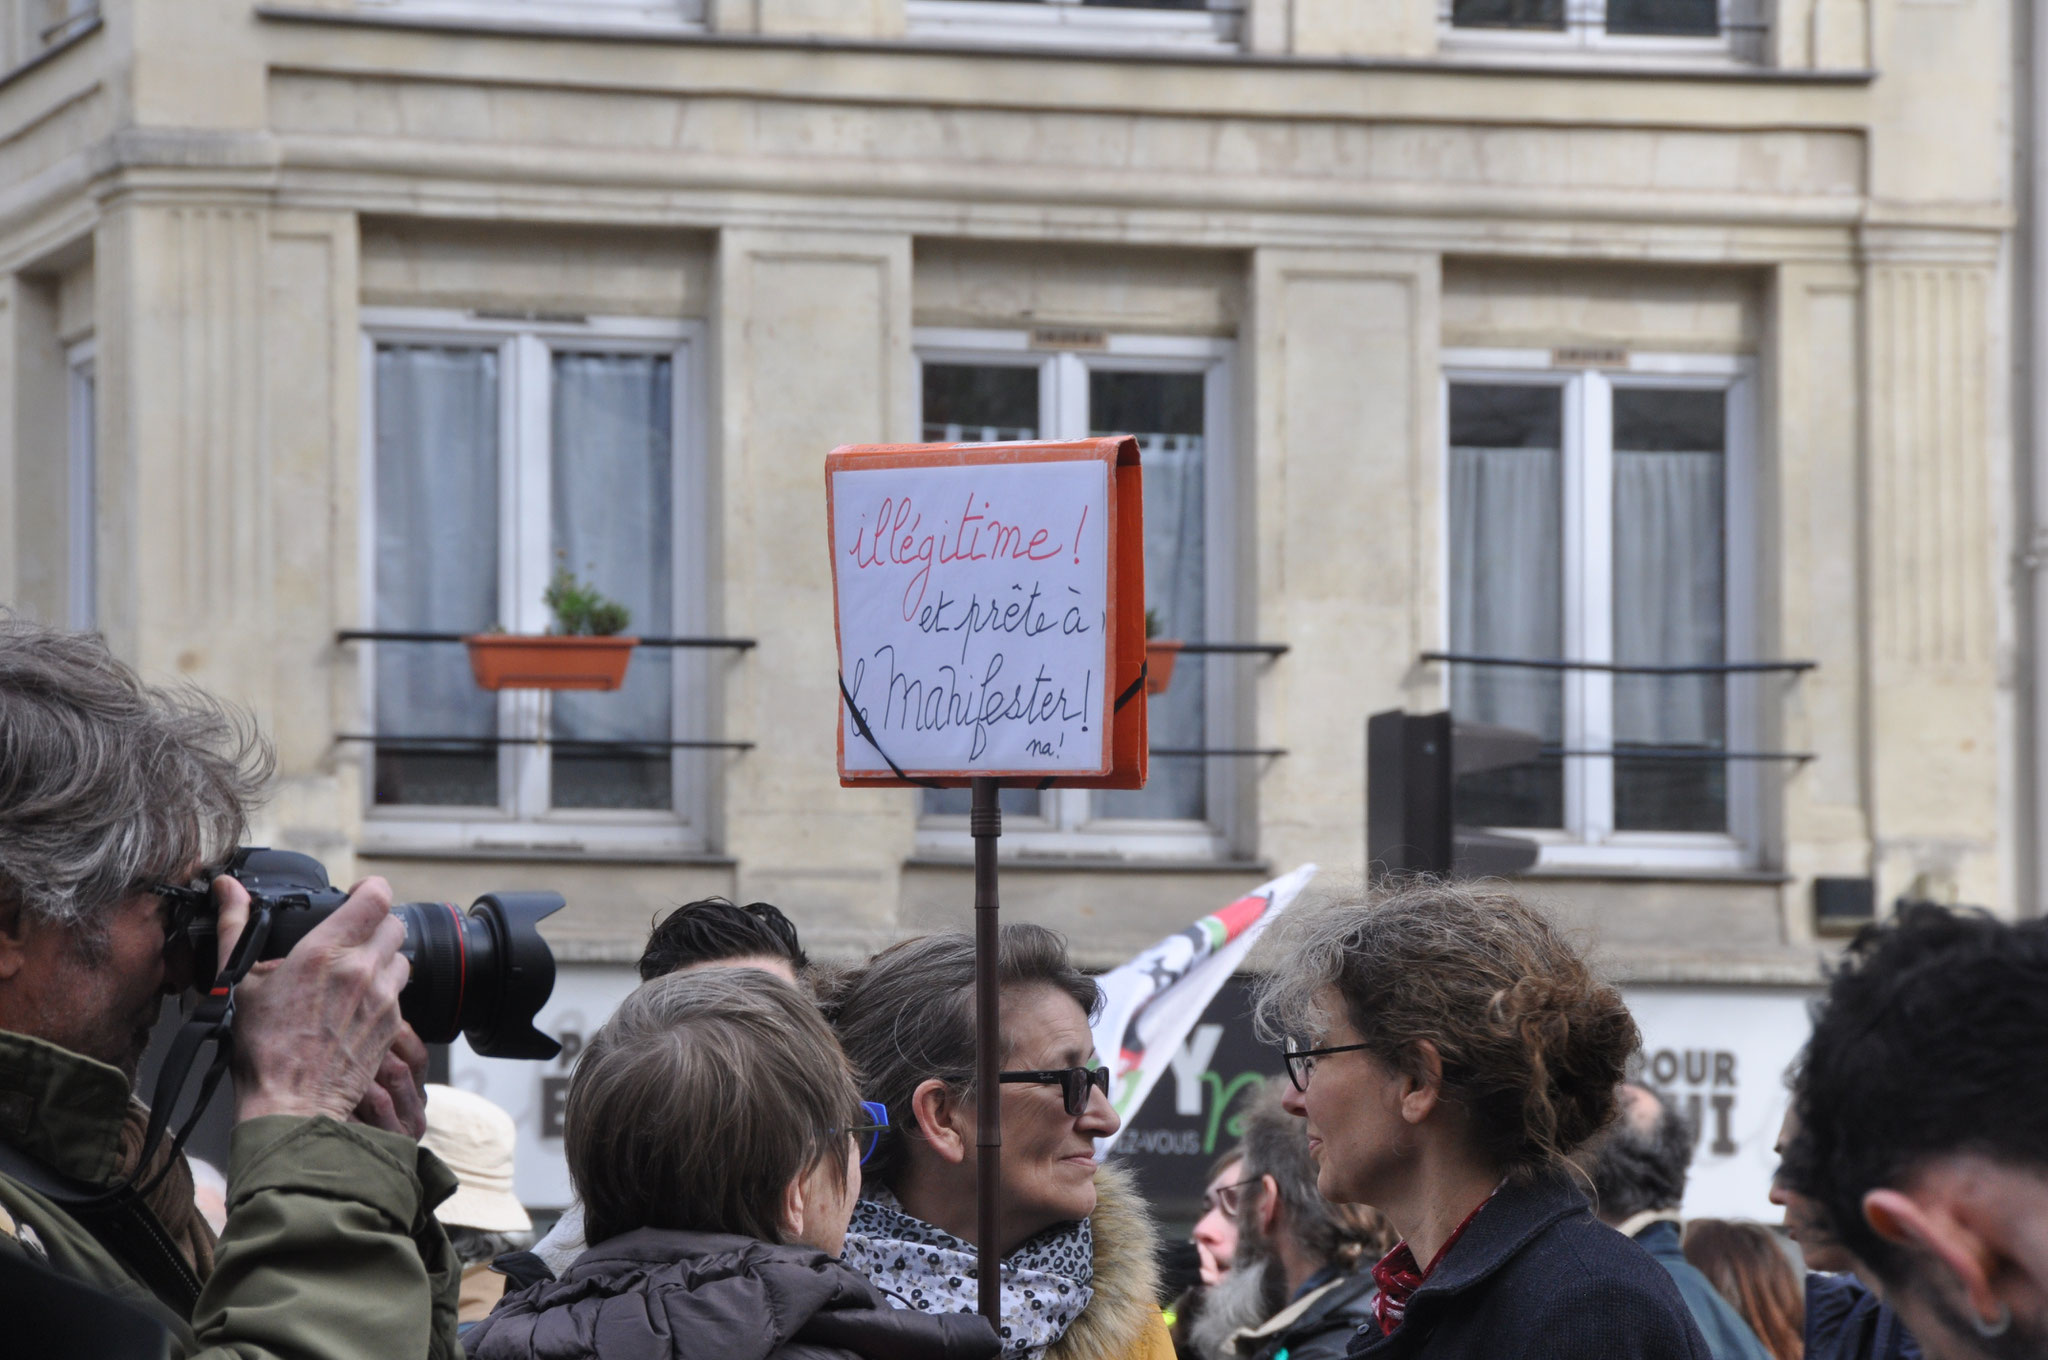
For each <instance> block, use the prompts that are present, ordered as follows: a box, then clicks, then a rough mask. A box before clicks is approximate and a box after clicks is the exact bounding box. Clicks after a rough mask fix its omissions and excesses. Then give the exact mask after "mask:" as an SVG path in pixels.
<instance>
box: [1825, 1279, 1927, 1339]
mask: <svg viewBox="0 0 2048 1360" xmlns="http://www.w3.org/2000/svg"><path fill="white" fill-rule="evenodd" d="M1806 1360H1920V1344H1919V1343H1918V1342H1917V1341H1915V1340H1913V1334H1912V1333H1911V1332H1909V1331H1907V1330H1906V1326H1905V1324H1904V1323H1902V1322H1900V1321H1899V1315H1898V1314H1897V1313H1894V1312H1893V1311H1892V1310H1891V1309H1889V1308H1887V1307H1886V1306H1885V1304H1884V1301H1883V1300H1882V1299H1880V1298H1878V1297H1877V1295H1875V1294H1873V1293H1871V1292H1870V1291H1869V1290H1868V1289H1865V1288H1864V1287H1863V1286H1862V1285H1861V1284H1860V1283H1858V1282H1857V1280H1856V1277H1855V1276H1854V1275H1823V1274H1820V1273H1819V1272H1817V1271H1816V1272H1814V1273H1813V1274H1810V1275H1808V1276H1807V1277H1806Z"/></svg>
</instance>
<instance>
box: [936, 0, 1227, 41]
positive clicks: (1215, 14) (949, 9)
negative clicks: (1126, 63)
mask: <svg viewBox="0 0 2048 1360" xmlns="http://www.w3.org/2000/svg"><path fill="white" fill-rule="evenodd" d="M1245 3H1246V0H905V4H904V21H905V24H906V27H907V30H908V32H909V33H910V36H912V37H914V38H919V37H922V38H940V39H946V40H950V41H958V42H989V43H1050V44H1073V45H1076V46H1088V47H1169V48H1210V49H1226V50H1227V49H1233V48H1236V47H1237V46H1238V45H1239V42H1240V40H1241V35H1242V31H1243V26H1244V8H1245Z"/></svg>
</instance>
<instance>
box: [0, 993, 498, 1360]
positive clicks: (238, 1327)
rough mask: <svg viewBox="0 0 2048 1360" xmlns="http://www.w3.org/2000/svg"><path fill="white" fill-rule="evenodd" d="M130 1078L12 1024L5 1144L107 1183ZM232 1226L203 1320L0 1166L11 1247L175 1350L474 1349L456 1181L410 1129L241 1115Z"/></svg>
mask: <svg viewBox="0 0 2048 1360" xmlns="http://www.w3.org/2000/svg"><path fill="white" fill-rule="evenodd" d="M127 1104H128V1083H127V1081H126V1080H125V1079H124V1078H123V1077H122V1075H121V1074H120V1073H119V1072H117V1071H116V1070H115V1069H113V1068H111V1067H108V1066H107V1065H106V1064H104V1063H99V1062H95V1061H93V1060H92V1059H90V1058H85V1057H81V1056H79V1055H78V1054H76V1053H72V1052H69V1051H67V1050H65V1049H61V1048H58V1047H56V1046H55V1045H53V1044H48V1043H44V1042H43V1041H42V1040H40V1039H32V1038H29V1037H28V1036H26V1035H22V1034H15V1033H12V1032H10V1031H6V1030H0V1142H4V1143H6V1144H7V1145H8V1146H10V1147H12V1148H14V1149H15V1150H16V1151H17V1152H20V1153H23V1154H26V1155H27V1156H29V1157H31V1158H33V1159H34V1160H36V1161H38V1162H41V1163H43V1164H44V1165H45V1166H48V1167H50V1168H51V1169H53V1170H55V1171H58V1172H61V1173H63V1174H65V1175H68V1176H70V1177H72V1178H73V1179H75V1180H81V1181H85V1182H88V1183H90V1184H94V1185H105V1184H108V1183H110V1182H111V1181H112V1180H113V1179H114V1176H115V1173H116V1164H117V1159H118V1156H119V1153H118V1149H119V1146H120V1136H121V1123H122V1119H123V1117H124V1112H125V1111H126V1109H127ZM227 1175H228V1225H227V1231H226V1232H224V1233H222V1234H221V1238H220V1244H219V1246H218V1247H217V1248H216V1249H215V1253H214V1267H213V1273H212V1275H211V1276H210V1277H208V1279H207V1281H206V1283H205V1287H204V1289H202V1290H201V1292H200V1295H199V1304H198V1307H197V1308H196V1309H195V1310H194V1311H193V1314H192V1316H191V1317H190V1318H184V1317H180V1316H178V1315H177V1313H176V1312H175V1310H174V1309H172V1308H171V1307H170V1306H169V1305H167V1304H165V1303H164V1302H162V1301H161V1300H159V1299H158V1298H157V1297H156V1296H155V1295H153V1294H152V1293H151V1292H150V1290H149V1288H148V1286H146V1285H145V1284H143V1283H141V1282H140V1281H139V1280H138V1279H137V1278H136V1277H135V1276H134V1275H133V1273H132V1272H131V1271H130V1270H128V1269H127V1268H126V1267H125V1266H123V1265H122V1263H121V1262H120V1261H119V1260H118V1259H117V1258H116V1257H114V1256H113V1255H112V1254H111V1253H110V1252H108V1251H107V1250H106V1248H104V1247H102V1246H101V1245H100V1243H99V1242H98V1240H96V1239H95V1238H94V1237H93V1236H92V1235H91V1234H90V1233H89V1232H87V1231H86V1230H85V1228H84V1227H82V1226H81V1225H80V1224H79V1222H78V1221H77V1220H76V1219H74V1218H73V1217H71V1216H70V1215H69V1214H67V1213H66V1212H65V1211H64V1210H63V1209H62V1208H60V1207H58V1205H56V1204H55V1203H53V1202H52V1201H50V1200H48V1199H45V1198H44V1197H43V1196H42V1195H39V1194H37V1193H36V1192H35V1191H33V1190H30V1189H28V1188H27V1187H26V1186H23V1185H21V1184H19V1183H17V1182H15V1181H13V1180H10V1179H8V1178H6V1177H5V1176H4V1175H0V1251H20V1252H27V1253H29V1254H30V1255H31V1256H32V1257H40V1258H43V1259H44V1260H46V1261H47V1262H48V1264H50V1265H51V1266H53V1267H55V1268H56V1269H57V1270H59V1271H62V1272H63V1273H65V1274H67V1275H70V1276H73V1277H75V1278H77V1279H80V1280H84V1281H85V1282H87V1283H88V1284H91V1285H94V1286H96V1287H98V1288H100V1289H103V1290H105V1291H107V1292H108V1293H111V1294H114V1295H116V1296H118V1297H121V1298H124V1299H127V1300H129V1301H130V1302H133V1303H135V1304H137V1305H139V1306H141V1307H142V1308H144V1309H145V1311H147V1312H149V1313H150V1314H151V1315H152V1316H154V1317H156V1318H158V1319H159V1320H160V1321H162V1322H163V1323H164V1325H165V1326H166V1327H168V1328H169V1329H170V1333H171V1354H172V1356H173V1357H174V1358H175V1360H201V1358H202V1357H203V1360H229V1357H233V1358H234V1360H287V1358H288V1360H328V1358H329V1357H331V1358H332V1360H355V1358H356V1357H361V1360H412V1357H420V1360H460V1357H461V1355H462V1348H461V1345H460V1344H459V1343H458V1342H457V1341H456V1339H455V1297H456V1289H457V1286H458V1284H459V1282H460V1279H461V1274H462V1272H461V1267H460V1264H459V1263H458V1262H457V1260H456V1258H455V1254H454V1252H453V1250H451V1249H450V1247H449V1245H448V1238H447V1234H445V1233H444V1232H442V1230H441V1227H440V1225H439V1224H438V1223H437V1222H435V1220H434V1214H433V1206H434V1205H436V1204H438V1203H440V1202H441V1201H442V1200H443V1199H446V1198H447V1197H448V1196H449V1195H450V1194H451V1193H453V1191H454V1189H455V1177H454V1174H453V1173H452V1172H450V1171H449V1170H448V1168H447V1167H445V1166H443V1165H442V1164H441V1163H440V1161H439V1160H438V1159H436V1158H435V1156H434V1155H433V1154H432V1153H430V1152H427V1151H426V1150H425V1149H423V1148H421V1147H420V1146H419V1145H418V1144H416V1143H414V1142H413V1141H412V1140H411V1139H410V1138H406V1137H404V1136H402V1135H400V1134H395V1133H387V1132H385V1131H383V1130H381V1129H373V1128H369V1127H366V1126H364V1125H361V1124H343V1123H339V1122H337V1121H335V1120H333V1119H328V1118H324V1117H322V1118H314V1119H304V1118H297V1117H294V1116H290V1115H268V1116H265V1117H264V1118H261V1119H251V1120H248V1121H246V1122H244V1123H241V1124H237V1125H236V1126H235V1131H234V1140H233V1143H232V1145H231V1150H230V1152H229V1154H228V1171H227Z"/></svg>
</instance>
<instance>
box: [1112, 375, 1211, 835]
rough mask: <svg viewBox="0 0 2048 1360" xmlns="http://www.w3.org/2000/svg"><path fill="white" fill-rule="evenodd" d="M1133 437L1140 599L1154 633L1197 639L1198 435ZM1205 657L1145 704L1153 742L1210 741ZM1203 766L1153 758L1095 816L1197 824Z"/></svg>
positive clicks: (1203, 464)
mask: <svg viewBox="0 0 2048 1360" xmlns="http://www.w3.org/2000/svg"><path fill="white" fill-rule="evenodd" d="M1175 377H1180V375H1175ZM1181 380H1182V381H1189V379H1187V378H1181ZM1192 381H1196V382H1199V381H1200V379H1198V378H1197V379H1193V380H1192ZM1137 439H1138V465H1139V466H1140V467H1141V468H1142V469H1143V470H1144V474H1145V475H1144V483H1145V602H1146V604H1147V605H1148V606H1149V607H1150V608H1151V609H1152V611H1153V612H1154V614H1155V615H1156V616H1157V618H1158V621H1159V636H1160V637H1161V638H1171V639H1175V640H1177V641H1180V642H1202V641H1205V640H1206V639H1207V637H1208V627H1207V619H1208V608H1209V601H1208V566H1209V562H1208V543H1207V532H1206V528H1205V525H1206V506H1207V496H1206V494H1205V493H1206V483H1207V479H1208V465H1207V461H1206V459H1205V458H1204V456H1203V454H1204V447H1205V443H1204V440H1203V437H1202V436H1201V435H1199V434H1139V435H1138V436H1137ZM1207 659H1208V658H1207V657H1206V656H1203V655H1201V654H1199V653H1197V654H1195V655H1193V656H1182V657H1180V658H1178V660H1177V661H1176V662H1175V666H1174V672H1173V683H1172V685H1171V686H1169V687H1168V689H1167V691H1166V693H1164V694H1155V695H1152V696H1151V697H1150V698H1149V700H1148V701H1147V704H1148V710H1149V711H1148V712H1147V713H1146V726H1147V727H1148V729H1149V730H1150V734H1151V744H1152V745H1154V746H1165V747H1178V748H1180V749H1182V750H1187V749H1190V748H1196V747H1203V746H1207V745H1208V744H1209V741H1208V735H1209V734H1208V721H1207V719H1208V712H1209V689H1208V667H1207V666H1206V665H1205V664H1204V663H1205V662H1206V661H1207ZM1207 765H1208V762H1207V761H1206V760H1199V759H1195V758H1192V757H1188V756H1168V757H1163V758H1161V759H1158V760H1155V761H1153V762H1152V774H1151V778H1150V779H1149V780H1147V781H1146V784H1145V787H1144V788H1142V789H1131V790H1114V791H1109V792H1104V793H1101V794H1098V795H1097V800H1098V801H1097V802H1096V805H1095V815H1096V816H1098V817H1135V818H1145V819H1152V818H1161V819H1174V820H1187V821H1200V820H1202V819H1203V818H1204V817H1206V816H1207V815H1208V798H1207V788H1208V780H1207V777H1206V775H1207V769H1206V767H1207Z"/></svg>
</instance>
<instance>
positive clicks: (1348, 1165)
mask: <svg viewBox="0 0 2048 1360" xmlns="http://www.w3.org/2000/svg"><path fill="white" fill-rule="evenodd" d="M1261 951H1262V955H1261V956H1262V958H1263V961H1264V963H1265V967H1266V976H1265V977H1264V979H1263V980H1262V981H1261V983H1260V984H1259V989H1258V1003H1257V1015H1258V1025H1259V1030H1260V1032H1261V1034H1262V1035H1263V1036H1264V1037H1266V1038H1268V1039H1270V1040H1273V1041H1276V1042H1283V1043H1285V1044H1286V1046H1287V1048H1288V1050H1289V1051H1288V1052H1287V1055H1286V1062H1287V1070H1288V1076H1289V1077H1290V1079H1291V1084H1290V1087H1289V1089H1288V1090H1287V1091H1286V1093H1285V1096H1284V1099H1283V1104H1284V1106H1285V1108H1286V1109H1287V1110H1288V1111H1289V1112H1290V1113H1292V1114H1294V1115H1295V1116H1297V1117H1299V1118H1301V1119H1303V1120H1305V1121H1306V1132H1307V1136H1308V1143H1309V1151H1310V1154H1311V1156H1313V1157H1314V1159H1315V1161H1316V1165H1317V1172H1316V1188H1317V1189H1318V1190H1319V1191H1320V1192H1321V1193H1322V1195H1323V1197H1324V1198H1325V1199H1329V1200H1332V1201H1335V1202H1338V1203H1344V1204H1368V1205H1371V1206H1372V1207H1374V1208H1376V1209H1378V1210H1379V1211H1380V1212H1381V1213H1382V1214H1383V1215H1384V1216H1385V1217H1386V1218H1387V1220H1388V1221H1389V1222H1391V1223H1392V1225H1393V1227H1394V1229H1395V1231H1396V1232H1398V1233H1399V1234H1400V1237H1401V1240H1400V1242H1399V1243H1397V1244H1396V1245H1395V1247H1394V1249H1393V1250H1392V1251H1391V1252H1389V1253H1388V1254H1387V1255H1386V1256H1385V1257H1384V1258H1383V1259H1381V1261H1380V1262H1379V1263H1378V1264H1377V1265H1376V1266H1374V1267H1373V1276H1374V1279H1375V1281H1376V1282H1377V1283H1378V1285H1379V1290H1380V1292H1379V1296H1378V1298H1377V1299H1376V1300H1375V1302H1374V1319H1373V1321H1371V1322H1369V1323H1367V1324H1365V1325H1364V1326H1363V1327H1362V1328H1361V1329H1360V1330H1359V1332H1358V1334H1357V1336H1356V1337H1354V1338H1353V1340H1352V1343H1351V1350H1350V1352H1349V1356H1350V1360H1394V1357H1404V1358H1405V1357H1419V1356H1427V1357H1429V1360H1464V1358H1465V1357H1471V1360H1495V1358H1497V1357H1505V1356H1518V1357H1540V1358H1542V1360H1549V1358H1550V1357H1556V1360H1567V1358H1570V1360H1582V1358H1583V1357H1588V1356H1600V1357H1603V1360H1632V1358H1638V1357H1640V1358H1642V1360H1649V1358H1650V1357H1656V1360H1664V1358H1665V1357H1673V1358H1674V1360H1676V1358H1680V1357H1682V1358H1683V1360H1706V1358H1707V1355H1708V1352H1707V1348H1706V1343H1705V1341H1703V1340H1702V1339H1701V1337H1700V1333H1699V1329H1698V1327H1697V1326H1696V1325H1695V1324H1694V1323H1693V1320H1692V1316H1691V1314H1690V1313H1689V1312H1688V1311H1687V1309H1686V1307H1685V1303H1684V1301H1683V1300H1682V1299H1681V1298H1680V1297H1679V1294H1678V1290H1677V1287H1676V1286H1675V1285H1674V1284H1673V1283H1672V1282H1671V1277H1670V1275H1669V1274H1667V1273H1666V1272H1665V1270H1664V1268H1663V1267H1662V1266H1660V1265H1658V1264H1657V1262H1656V1261H1655V1260H1654V1259H1652V1258H1651V1257H1650V1255H1649V1254H1648V1253H1647V1252H1645V1251H1644V1250H1643V1249H1642V1248H1641V1247H1639V1246H1637V1245H1636V1244H1635V1243H1634V1242H1631V1241H1630V1240H1628V1239H1627V1238H1625V1237H1623V1236H1622V1235H1621V1234H1620V1233H1617V1232H1615V1231H1614V1230H1613V1229H1611V1228H1609V1227H1606V1226H1605V1225H1604V1224H1602V1223H1601V1222H1600V1221H1599V1219H1597V1218H1595V1217H1594V1215H1593V1212H1592V1209H1591V1207H1590V1206H1589V1205H1588V1204H1587V1202H1586V1197H1585V1195H1584V1194H1583V1193H1581V1188H1580V1184H1579V1183H1578V1182H1577V1181H1576V1180H1575V1179H1574V1176H1573V1173H1572V1171H1571V1168H1570V1167H1569V1165H1568V1164H1567V1163H1566V1161H1565V1157H1566V1155H1567V1154H1568V1153H1570V1152H1571V1151H1572V1150H1573V1149H1574V1148H1576V1147H1578V1146H1579V1145H1580V1144H1582V1143H1584V1142H1585V1141H1586V1140H1587V1139H1588V1138H1590V1137H1592V1136H1593V1134H1595V1133H1597V1132H1598V1131H1599V1130H1600V1129H1601V1128H1602V1127H1604V1126H1605V1125H1606V1124H1607V1123H1608V1122H1609V1121H1610V1120H1611V1119H1613V1117H1614V1115H1615V1110H1616V1100H1615V1087H1616V1085H1617V1084H1618V1083H1619V1082H1620V1081H1621V1079H1622V1076H1623V1074H1624V1067H1625V1064H1626V1063H1627V1061H1628V1058H1629V1056H1630V1055H1631V1054H1632V1053H1633V1052H1635V1050H1636V1049H1637V1048H1638V1047H1639V1045H1640V1043H1641V1037H1640V1036H1639V1035H1638V1033H1637V1031H1636V1025H1635V1021H1634V1020H1633V1019H1632V1018H1631V1017H1630V1015H1629V1013H1628V1008H1627V1007H1626V1006H1625V1005H1624V1004H1623V1003H1622V999H1621V995H1620V993H1618V992H1617V991H1615V990H1614V988H1612V987H1610V986H1607V985H1606V984H1604V983H1602V982H1600V981H1599V980H1598V979H1597V978H1595V977H1594V976H1593V974H1592V972H1591V970H1589V969H1588V968H1587V966H1586V964H1585V962H1584V961H1583V960H1582V959H1581V958H1580V957H1579V956H1578V954H1577V953H1575V952H1574V951H1573V949H1572V948H1571V946H1570V945H1568V944H1567V943H1566V942H1565V941H1564V939H1563V938H1562V937H1561V936H1560V935H1559V933H1558V932H1557V931H1556V929H1555V928H1554V927H1552V925H1551V924H1550V922H1549V921H1548V920H1547V919H1545V918H1544V917H1543V916H1542V915H1540V914H1539V913H1538V912H1536V911H1534V910H1532V909H1531V908H1530V907H1528V906H1526V905H1525V904H1523V903H1522V902H1521V901H1520V900H1518V899H1517V898H1516V897H1514V896H1513V895H1512V894H1510V893H1507V892H1502V891H1493V890H1484V889H1479V888H1472V887H1465V886H1462V885H1457V884H1449V883H1440V882H1435V881H1431V880H1420V881H1414V882H1410V883H1407V884H1404V885H1401V886H1397V887H1394V888H1391V889H1387V890H1384V891H1379V892H1375V893H1373V894H1370V895H1368V896H1366V897H1363V898H1353V899H1351V900H1343V901H1336V902H1331V903H1327V904H1324V905H1323V906H1322V907H1320V908H1314V907H1311V908H1307V909H1304V908H1303V907H1301V906H1297V907H1295V908H1294V909H1293V910H1292V911H1290V912H1288V914H1287V915H1286V916H1284V917H1282V918H1281V919H1280V920H1279V921H1278V922H1276V923H1275V925H1274V927H1273V928H1272V929H1271V930H1270V931H1268V932H1267V935H1266V938H1265V939H1264V940H1263V941H1261Z"/></svg>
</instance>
